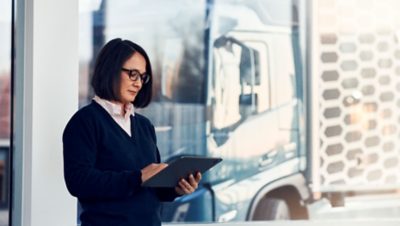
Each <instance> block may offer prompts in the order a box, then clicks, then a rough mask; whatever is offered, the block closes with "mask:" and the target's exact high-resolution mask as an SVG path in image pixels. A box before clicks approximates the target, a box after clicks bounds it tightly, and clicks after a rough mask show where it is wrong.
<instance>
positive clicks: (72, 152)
mask: <svg viewBox="0 0 400 226" xmlns="http://www.w3.org/2000/svg"><path fill="white" fill-rule="evenodd" d="M131 131H132V137H130V136H129V135H128V134H127V133H126V132H125V131H124V130H123V129H122V128H121V127H120V126H119V125H118V124H117V123H116V122H115V121H114V120H113V118H112V117H111V115H109V113H108V112H107V111H106V110H105V109H103V108H102V107H101V106H100V105H99V104H97V103H96V102H94V101H92V103H91V104H89V105H88V106H86V107H83V108H82V109H80V110H79V111H78V112H77V113H75V115H74V116H73V117H72V118H71V120H70V121H69V122H68V124H67V126H66V128H65V130H64V134H63V145H64V177H65V182H66V185H67V188H68V191H69V192H70V193H71V194H72V195H73V196H75V197H77V198H78V200H79V202H80V204H81V206H82V213H81V215H80V219H81V223H82V224H81V225H82V226H103V225H104V226H106V225H107V226H135V225H148V226H150V225H157V226H158V225H161V217H160V201H172V200H173V199H174V198H176V197H177V194H176V193H175V192H174V189H159V190H155V189H150V188H145V187H142V186H141V182H142V181H141V171H140V170H141V169H142V168H144V167H145V166H147V165H149V164H151V163H159V162H160V155H159V151H158V149H157V145H156V135H155V131H154V126H153V125H152V124H151V123H150V121H149V120H148V119H147V118H145V117H144V116H142V115H140V114H136V113H135V116H131Z"/></svg>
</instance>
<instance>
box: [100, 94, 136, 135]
mask: <svg viewBox="0 0 400 226" xmlns="http://www.w3.org/2000/svg"><path fill="white" fill-rule="evenodd" d="M93 100H94V101H96V103H98V104H100V106H102V107H103V108H104V109H105V110H106V111H107V112H108V113H109V114H110V115H111V117H112V118H113V119H114V121H115V122H116V123H117V124H118V125H119V126H120V127H121V128H122V129H123V130H124V131H125V132H126V133H127V134H128V135H129V136H130V137H132V134H131V119H130V117H129V116H130V115H133V116H135V112H134V110H135V108H134V107H133V104H128V105H125V115H122V111H121V105H120V104H115V103H112V102H110V101H108V100H105V99H102V98H100V97H98V96H94V98H93Z"/></svg>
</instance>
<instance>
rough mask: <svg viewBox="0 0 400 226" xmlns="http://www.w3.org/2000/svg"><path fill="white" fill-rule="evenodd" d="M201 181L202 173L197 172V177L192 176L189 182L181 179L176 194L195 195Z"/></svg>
mask: <svg viewBox="0 0 400 226" xmlns="http://www.w3.org/2000/svg"><path fill="white" fill-rule="evenodd" d="M200 180H201V173H200V172H197V173H196V177H195V176H193V174H190V175H189V177H188V180H185V179H181V180H180V181H179V183H178V186H176V187H175V191H176V193H178V194H179V195H186V194H190V193H193V192H194V191H195V190H196V189H197V187H198V185H199V182H200Z"/></svg>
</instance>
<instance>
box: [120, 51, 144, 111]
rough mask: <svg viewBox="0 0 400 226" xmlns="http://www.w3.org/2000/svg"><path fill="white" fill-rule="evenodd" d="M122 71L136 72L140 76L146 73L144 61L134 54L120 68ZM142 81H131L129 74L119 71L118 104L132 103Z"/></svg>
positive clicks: (138, 54)
mask: <svg viewBox="0 0 400 226" xmlns="http://www.w3.org/2000/svg"><path fill="white" fill-rule="evenodd" d="M122 67H123V68H124V69H128V70H137V71H139V72H140V74H143V73H145V72H146V60H145V59H144V57H143V56H142V55H141V54H140V53H138V52H135V53H134V54H133V55H132V56H131V57H130V58H129V59H128V60H127V61H125V63H124V64H123V66H122ZM142 85H143V83H142V80H141V79H140V78H139V79H137V80H136V81H133V80H131V79H130V78H129V72H127V71H123V70H121V85H120V90H119V95H120V102H121V103H122V104H128V103H130V102H133V101H134V100H135V98H136V95H137V94H138V93H139V91H140V89H141V88H142Z"/></svg>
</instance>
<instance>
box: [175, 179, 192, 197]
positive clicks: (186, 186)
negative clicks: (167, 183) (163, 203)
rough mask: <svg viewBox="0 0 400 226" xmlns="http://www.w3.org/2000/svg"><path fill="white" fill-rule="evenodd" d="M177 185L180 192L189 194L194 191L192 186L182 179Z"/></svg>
mask: <svg viewBox="0 0 400 226" xmlns="http://www.w3.org/2000/svg"><path fill="white" fill-rule="evenodd" d="M179 185H180V186H181V188H182V190H183V191H185V193H186V194H190V193H192V192H193V191H194V189H193V188H192V186H191V185H190V184H189V183H188V182H187V181H186V180H185V179H182V180H181V181H180V182H179Z"/></svg>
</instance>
